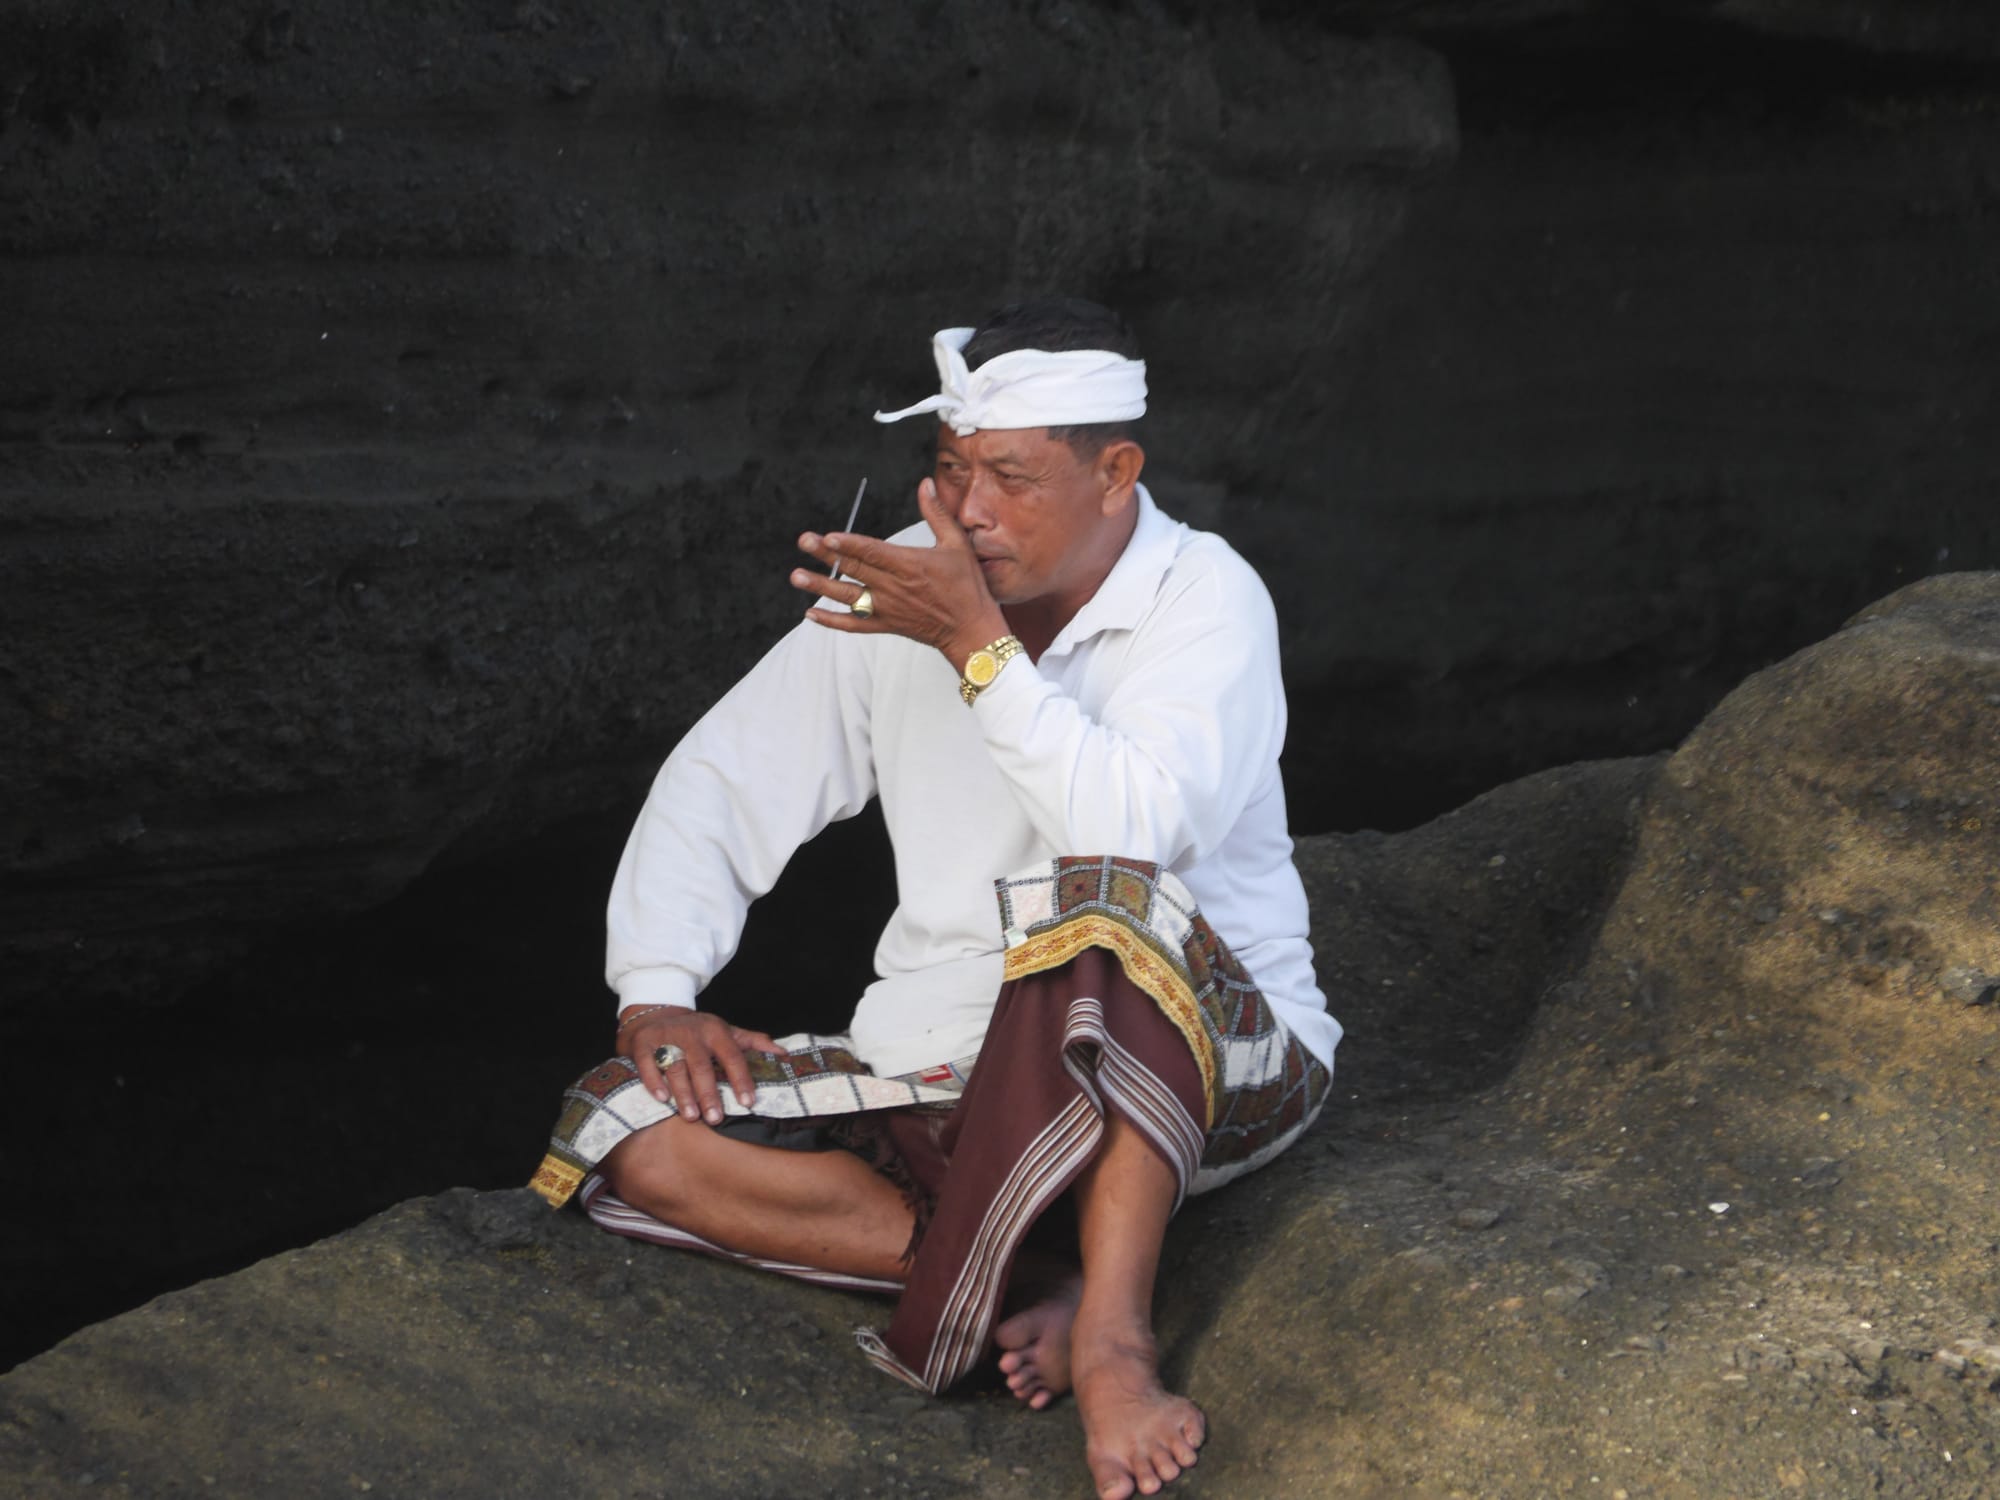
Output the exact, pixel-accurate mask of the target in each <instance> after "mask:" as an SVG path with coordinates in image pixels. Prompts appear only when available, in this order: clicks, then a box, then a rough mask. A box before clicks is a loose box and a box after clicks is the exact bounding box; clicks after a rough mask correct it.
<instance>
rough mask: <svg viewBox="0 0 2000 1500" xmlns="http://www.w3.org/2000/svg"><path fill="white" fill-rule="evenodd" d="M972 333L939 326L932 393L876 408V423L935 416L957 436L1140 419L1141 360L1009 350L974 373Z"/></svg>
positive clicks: (1100, 353) (1096, 352)
mask: <svg viewBox="0 0 2000 1500" xmlns="http://www.w3.org/2000/svg"><path fill="white" fill-rule="evenodd" d="M972 333H973V330H972V329H970V328H941V329H939V330H938V333H937V336H936V337H935V338H933V339H932V340H931V351H932V353H934V354H935V355H936V356H937V367H938V383H939V384H940V385H941V386H942V387H943V389H941V390H940V391H939V392H938V393H937V394H936V395H935V396H926V397H925V398H924V399H923V400H921V401H919V402H918V403H917V404H916V405H915V406H906V407H904V408H903V409H902V410H901V411H878V412H876V413H875V420H876V421H878V422H900V421H902V420H903V418H905V417H914V416H917V415H919V414H920V413H922V412H927V411H934V412H936V413H937V414H938V417H939V419H940V420H942V421H946V422H949V423H950V424H951V429H952V431H953V432H956V433H957V434H958V435H959V436H960V437H966V436H968V435H969V434H971V433H975V432H978V431H979V430H980V429H981V428H988V427H1001V428H1005V427H1085V426H1089V425H1091V424H1093V423H1097V422H1130V421H1133V420H1135V419H1137V418H1139V417H1143V416H1144V415H1145V414H1146V362H1145V361H1144V360H1142V359H1127V358H1125V356H1124V355H1122V354H1113V353H1112V352H1111V351H1110V350H1108V349H1065V350H1058V351H1050V350H1047V349H1015V350H1013V351H1012V352H1010V353H1007V354H996V355H994V356H993V358H991V359H989V360H987V361H986V363H985V364H983V365H981V366H980V367H979V368H978V369H976V370H967V369H966V368H965V353H964V350H965V346H966V344H967V343H968V342H970V340H971V338H972Z"/></svg>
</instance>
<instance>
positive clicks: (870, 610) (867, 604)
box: [848, 587, 875, 620]
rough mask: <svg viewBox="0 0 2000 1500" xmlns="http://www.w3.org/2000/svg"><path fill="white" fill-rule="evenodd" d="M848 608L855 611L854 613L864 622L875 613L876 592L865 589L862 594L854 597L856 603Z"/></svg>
mask: <svg viewBox="0 0 2000 1500" xmlns="http://www.w3.org/2000/svg"><path fill="white" fill-rule="evenodd" d="M848 608H849V609H851V610H853V611H854V613H855V614H857V615H859V616H860V617H861V618H862V619H864V620H865V619H867V618H868V617H869V616H870V615H872V614H874V613H875V592H874V590H872V589H869V588H865V587H864V588H863V589H862V590H861V592H860V593H858V594H856V595H855V596H854V602H853V603H852V604H850V605H849V606H848Z"/></svg>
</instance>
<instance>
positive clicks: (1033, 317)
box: [965, 297, 1144, 460]
mask: <svg viewBox="0 0 2000 1500" xmlns="http://www.w3.org/2000/svg"><path fill="white" fill-rule="evenodd" d="M1016 349H1044V350H1048V351H1049V352H1051V353H1061V352H1063V351H1064V350H1069V349H1107V350H1109V351H1110V352H1111V353H1113V354H1122V355H1124V356H1125V357H1126V358H1127V359H1142V358H1144V356H1143V355H1141V354H1140V352H1139V340H1138V337H1137V336H1136V335H1135V334H1134V333H1133V332H1132V328H1131V325H1130V324H1128V323H1127V322H1126V321H1125V320H1124V319H1123V318H1121V317H1119V316H1118V314H1117V313H1115V312H1113V311H1112V310H1111V309H1110V308H1108V307H1106V306H1104V305H1103V304H1102V303H1098V302H1091V301H1087V300H1086V299H1084V298H1082V297H1040V298H1036V299H1035V300H1033V301H1030V302H1012V303H1009V304H1008V305H1007V306H1005V307H1002V308H998V309H996V310H995V311H993V312H990V313H988V314H987V315H986V316H985V317H984V318H982V319H981V320H980V322H979V326H978V327H977V328H975V329H974V330H973V331H972V337H971V339H970V340H969V341H968V342H967V343H966V346H965V367H966V368H967V369H968V370H976V369H978V368H979V367H980V366H981V365H983V364H985V363H986V361H988V360H989V359H993V358H995V357H996V356H998V355H1002V354H1011V353H1013V352H1014V351H1015V350H1016ZM1049 436H1050V437H1052V438H1054V439H1055V440H1056V441H1057V442H1060V443H1068V444H1069V446H1070V451H1071V452H1073V453H1075V454H1076V456H1077V457H1078V458H1081V459H1084V460H1089V459H1093V458H1096V457H1097V455H1098V454H1100V453H1102V452H1103V451H1104V450H1105V449H1106V448H1108V447H1109V446H1110V445H1111V444H1113V443H1121V442H1129V441H1136V440H1137V438H1138V419H1137V418H1134V419H1133V420H1132V421H1129V422H1088V423H1083V424H1080V425H1077V426H1073V427H1051V428H1050V429H1049Z"/></svg>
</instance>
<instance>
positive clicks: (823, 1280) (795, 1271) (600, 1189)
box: [577, 1172, 903, 1296]
mask: <svg viewBox="0 0 2000 1500" xmlns="http://www.w3.org/2000/svg"><path fill="white" fill-rule="evenodd" d="M577 1202H578V1203H579V1204H580V1205H581V1206H582V1208H583V1211H584V1213H585V1214H587V1215H588V1216H589V1218H590V1222H591V1223H593V1224H595V1225H596V1226H597V1227H598V1228H599V1229H606V1230H609V1231H610V1232H611V1233H613V1234H622V1235H624V1236H626V1238H628V1239H635V1240H647V1241H649V1242H651V1243H652V1244H655V1245H666V1246H669V1247H670V1248H672V1249H675V1250H699V1251H700V1252H701V1253H702V1254H704V1255H712V1256H714V1257H715V1258H716V1259H717V1260H729V1261H734V1262H736V1264H737V1265H739V1266H749V1267H751V1268H752V1269H754V1270H758V1271H775V1272H776V1273H777V1274H778V1275H780V1276H790V1277H792V1278H793V1279H794V1280H796V1281H810V1282H812V1283H814V1284H815V1285H817V1286H830V1287H838V1288H840V1289H841V1290H843V1291H849V1292H886V1293H888V1294H890V1295H891V1296H893V1295H894V1294H895V1293H897V1292H900V1291H901V1290H902V1289H903V1283H902V1282H900V1281H881V1280H877V1279H876V1278H874V1277H870V1276H848V1275H845V1274H843V1273H841V1272H839V1271H822V1270H820V1269H819V1268H818V1267H817V1266H801V1265H794V1264H793V1263H792V1262H790V1261H783V1260H763V1259H760V1258H759V1257H757V1256H754V1255H741V1254H739V1253H737V1252H736V1251H734V1250H726V1249H724V1248H723V1247H722V1246H720V1245H718V1244H716V1243H714V1242H713V1241H711V1240H705V1239H703V1238H702V1237H701V1236H700V1235H698V1234H690V1233H688V1231H687V1230H685V1229H676V1228H674V1227H673V1225H671V1224H664V1223H662V1222H661V1221H660V1220H658V1219H656V1218H654V1217H653V1216H652V1215H651V1214H649V1213H647V1212H646V1211H645V1210H644V1209H639V1208H634V1207H633V1206H632V1205H631V1204H629V1203H627V1202H626V1201H625V1200H624V1199H623V1198H621V1197H619V1196H618V1195H617V1194H616V1193H614V1192H612V1191H611V1184H610V1183H608V1182H606V1181H605V1180H604V1179H603V1178H602V1177H600V1176H598V1175H597V1174H596V1173H595V1172H592V1173H591V1174H590V1175H589V1176H588V1177H586V1178H585V1179H584V1182H583V1186H582V1187H581V1188H580V1189H579V1190H578V1192H577Z"/></svg>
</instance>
